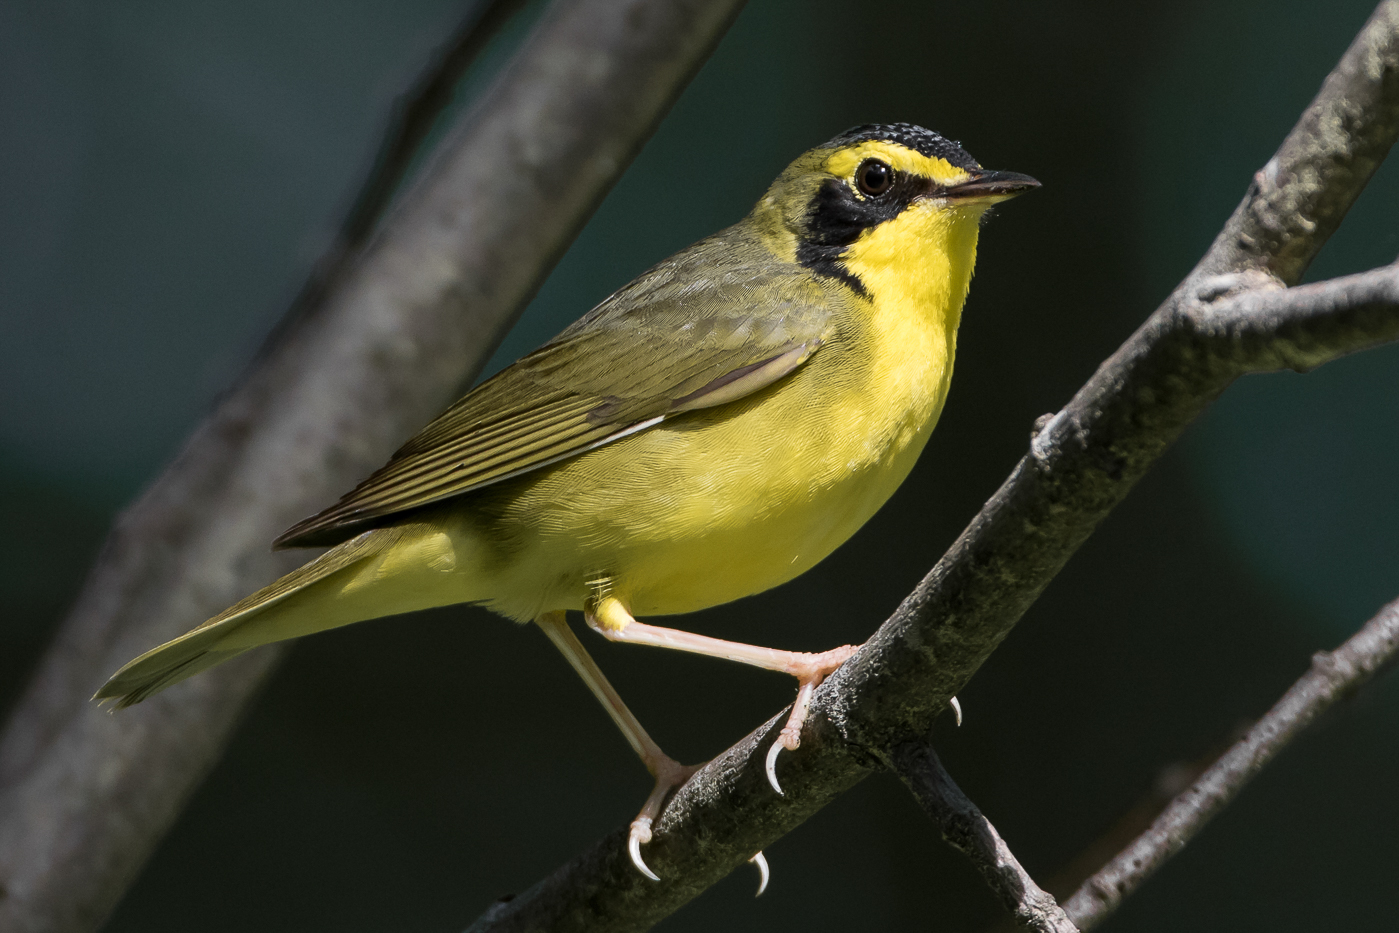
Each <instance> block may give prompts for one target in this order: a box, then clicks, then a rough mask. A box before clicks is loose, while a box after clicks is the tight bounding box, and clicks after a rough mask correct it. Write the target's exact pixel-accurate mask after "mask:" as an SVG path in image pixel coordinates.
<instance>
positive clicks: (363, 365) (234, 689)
mask: <svg viewBox="0 0 1399 933" xmlns="http://www.w3.org/2000/svg"><path fill="white" fill-rule="evenodd" d="M740 5H741V2H740V0H556V3H555V4H554V6H553V7H551V9H550V10H549V11H548V12H547V13H546V14H545V16H544V18H543V19H542V20H541V22H540V23H539V25H538V26H537V28H536V29H535V31H534V32H533V33H532V34H531V36H530V38H529V39H528V40H526V42H525V43H524V45H523V46H522V47H521V49H520V51H519V52H518V53H517V54H516V56H515V57H514V59H513V60H512V61H511V63H510V64H509V65H508V66H507V68H506V69H505V71H504V72H503V73H502V74H501V76H500V77H499V78H498V79H497V81H496V83H495V84H494V85H492V87H491V88H490V90H489V91H487V92H486V93H485V94H484V95H483V96H482V98H481V100H480V102H479V103H478V104H477V105H476V107H475V108H473V110H472V111H471V112H470V113H469V114H467V115H465V116H464V117H463V118H462V120H461V121H460V122H459V125H458V127H457V129H456V130H455V131H454V132H453V133H452V134H451V135H450V136H449V137H448V138H447V139H446V140H445V141H444V142H443V144H442V145H441V146H440V147H439V148H438V150H437V152H436V153H435V155H434V156H433V157H432V158H431V159H430V160H428V161H427V162H426V167H425V168H424V170H423V172H422V174H421V180H420V181H419V182H417V183H416V184H415V185H414V186H413V187H412V188H411V189H410V190H409V191H408V192H407V193H406V194H405V195H404V197H403V198H402V200H401V201H400V203H399V205H398V206H397V207H396V208H395V209H394V211H393V213H392V214H391V215H390V217H389V218H388V219H387V220H386V221H385V222H384V223H383V225H382V229H381V230H380V231H379V233H378V235H376V236H375V237H374V238H373V239H372V240H371V241H370V243H369V244H368V246H366V248H365V250H364V251H363V252H362V254H360V255H359V256H357V258H356V260H355V263H354V268H353V269H351V270H349V271H348V272H347V273H346V274H345V275H343V276H340V277H339V278H337V280H336V282H335V284H334V287H333V288H332V289H331V291H330V292H329V293H327V295H326V297H325V300H324V301H323V302H322V303H321V304H320V306H318V307H317V308H315V309H313V310H312V311H311V312H310V313H305V314H302V315H300V316H299V317H298V319H297V320H296V321H295V322H294V323H293V324H292V325H291V326H289V327H287V328H285V329H283V330H281V331H280V332H279V333H278V335H277V339H276V340H274V341H273V342H272V343H271V344H269V345H268V346H267V347H265V348H264V350H263V353H262V355H261V357H260V358H259V360H258V363H257V365H256V366H255V367H254V369H253V370H252V371H251V372H250V373H249V374H248V375H247V376H246V377H245V378H244V380H243V381H242V383H241V384H240V385H239V386H237V387H236V388H235V389H234V390H233V391H232V392H231V393H230V394H229V395H228V396H227V397H226V398H225V399H224V400H223V401H222V403H221V404H220V405H219V407H218V410H217V411H215V412H214V413H213V414H212V415H211V416H210V417H209V418H208V419H207V420H206V421H205V423H204V424H203V425H202V426H201V427H200V428H199V429H198V430H197V431H196V432H195V434H194V435H193V437H192V438H191V439H190V440H189V441H188V442H187V444H186V446H185V448H184V450H183V451H182V452H181V454H180V455H179V457H178V459H177V460H176V461H175V463H173V464H172V465H171V466H170V467H169V468H168V469H167V470H166V472H165V473H164V475H163V476H162V477H161V478H160V479H159V480H157V481H156V483H155V484H154V485H153V486H152V487H151V489H150V490H148V491H147V492H146V494H145V495H144V496H143V497H142V498H141V500H140V501H139V502H138V503H136V504H135V505H134V506H132V507H131V508H130V509H129V510H128V511H127V512H126V513H125V514H124V515H123V516H122V517H121V519H120V520H119V521H118V523H117V526H116V528H115V529H114V531H113V533H112V535H111V537H110V538H109V539H108V542H107V544H106V547H105V548H104V550H103V552H102V555H101V556H100V557H99V559H98V562H97V565H96V567H95V568H94V570H93V571H92V573H91V575H90V576H89V578H88V581H87V583H86V585H85V588H84V590H83V592H82V594H81V595H80V596H79V598H78V601H77V604H76V605H75V607H74V609H73V611H72V612H71V614H70V615H69V617H68V619H67V620H66V621H65V622H64V624H63V627H62V629H61V630H60V632H59V634H58V636H57V638H56V640H55V642H54V644H53V646H52V647H51V648H50V650H49V651H48V652H47V653H46V655H45V656H44V658H43V659H42V660H41V663H40V666H39V669H38V671H37V675H36V677H35V679H34V680H33V682H32V683H31V685H30V686H29V688H28V690H27V692H26V693H25V695H24V696H23V697H22V699H21V700H20V702H19V703H18V705H17V707H16V708H15V710H14V713H13V714H12V717H11V719H10V722H9V724H8V727H7V730H6V733H5V735H4V737H3V739H2V740H0V890H3V891H4V896H3V897H0V929H4V930H44V931H48V933H81V931H88V930H92V929H94V928H95V927H96V926H97V925H98V924H100V923H101V921H102V919H103V918H104V917H105V916H106V914H107V913H108V912H109V911H110V910H111V908H112V906H113V905H114V904H115V903H116V901H117V899H118V898H119V897H120V895H121V893H122V891H123V890H124V889H125V888H126V886H127V885H128V884H129V883H130V881H131V880H132V878H133V877H134V876H135V874H136V872H137V870H138V869H139V867H140V866H141V864H142V863H143V862H144V861H145V860H146V857H147V856H148V855H149V853H150V852H151V850H152V849H153V848H154V846H155V844H156V842H157V841H158V840H159V839H160V837H161V835H162V834H163V833H164V832H165V830H166V828H167V827H169V825H170V824H171V823H172V822H173V820H174V818H175V816H176V814H177V813H178V812H179V810H180V808H181V806H182V805H183V803H184V801H185V799H186V798H187V797H188V795H189V794H190V792H191V790H192V788H193V787H194V786H195V784H196V782H197V781H198V780H199V779H200V777H202V775H203V774H204V773H205V772H206V771H207V769H208V768H209V767H210V766H211V764H212V762H213V761H214V759H215V758H216V757H217V755H218V753H219V751H220V749H221V748H222V747H223V745H224V743H225V741H226V740H227V738H228V736H229V734H230V732H231V730H232V727H233V725H234V723H235V722H236V720H237V718H238V715H239V712H240V711H241V710H242V708H243V707H244V705H245V704H246V703H247V701H248V698H249V697H250V696H251V695H252V693H253V691H254V690H255V688H256V687H257V686H258V684H259V683H260V682H261V680H262V679H263V677H264V676H265V675H266V673H267V672H268V671H269V670H270V669H271V667H272V665H273V664H274V663H275V661H276V659H277V657H278V655H279V652H278V651H275V650H261V651H257V652H252V653H250V654H249V655H248V656H246V657H245V658H242V659H239V660H238V661H233V662H230V663H229V664H227V665H224V666H223V667H221V668H218V669H216V670H212V671H209V672H207V673H205V674H203V675H201V676H200V677H197V678H193V679H191V680H190V681H187V682H186V683H184V684H181V685H180V686H178V687H176V688H175V689H173V690H171V691H169V692H168V693H165V694H162V695H161V696H159V697H156V698H153V699H152V700H150V701H148V702H146V703H143V704H142V705H141V706H140V707H137V708H133V709H131V710H129V711H126V712H125V713H123V714H121V715H116V716H111V715H108V714H107V713H105V712H103V711H100V710H98V709H97V708H96V707H95V705H93V704H90V703H89V702H88V697H90V696H91V695H92V693H93V691H94V690H95V689H96V688H97V687H98V686H99V685H100V684H101V683H102V681H103V679H104V678H105V677H106V676H107V675H108V674H110V673H111V672H112V671H113V670H115V669H116V668H117V667H118V666H120V665H121V664H122V663H123V662H125V661H127V660H129V659H130V658H131V657H134V656H135V655H136V654H138V653H140V652H141V651H144V650H146V649H148V648H150V647H152V646H153V645H156V644H159V643H160V642H162V641H164V640H166V639H167V638H171V637H173V636H175V635H177V634H179V633H180V632H182V631H184V630H185V629H187V628H189V627H190V626H191V625H193V624H195V623H197V622H199V621H201V620H203V619H205V618H207V617H208V616H210V615H211V614H213V613H214V612H217V611H218V610H219V609H222V608H223V607H224V606H226V605H228V604H229V603H231V602H233V601H234V600H236V599H238V598H240V597H242V596H244V595H246V594H247V593H248V592H251V591H252V590H254V589H256V588H257V587H258V586H261V585H263V584H265V583H267V582H268V581H270V580H271V579H273V578H275V577H276V576H277V575H278V574H279V573H281V572H285V571H286V570H288V569H290V567H291V566H293V565H294V564H293V562H295V561H297V560H299V559H300V558H298V557H297V556H296V555H288V554H281V555H273V554H271V553H270V552H269V550H268V542H270V541H271V540H272V538H273V537H274V536H275V535H276V534H277V533H278V532H279V531H281V530H282V529H284V528H286V527H287V526H288V525H290V524H291V523H292V522H293V521H295V520H297V519H299V518H301V517H303V516H305V515H306V514H308V513H310V512H312V511H315V510H316V509H318V508H320V507H322V506H324V505H326V504H327V503H328V502H330V501H333V499H334V498H335V497H336V496H337V495H338V494H339V493H341V492H343V491H344V490H345V489H348V488H349V487H350V486H352V485H353V484H354V483H355V482H357V481H358V480H359V479H362V478H363V476H364V475H366V474H367V473H368V472H369V471H370V470H372V469H373V468H374V467H376V466H378V465H379V464H381V463H382V462H383V461H384V459H386V458H387V457H388V455H389V454H390V453H391V452H392V451H393V449H394V448H395V447H397V446H398V445H399V444H400V443H402V441H403V440H404V438H406V437H408V436H409V435H410V434H411V433H412V432H413V431H414V430H415V429H417V428H418V427H420V426H421V425H422V424H423V423H424V422H426V421H427V420H428V419H429V418H430V417H432V416H433V415H434V414H436V413H437V412H438V411H440V410H441V409H442V408H443V407H444V406H445V405H446V404H447V403H448V402H449V401H451V399H452V397H453V396H454V395H455V394H456V393H457V392H458V391H459V390H460V386H461V385H462V383H463V382H464V381H467V380H469V379H470V378H471V377H472V376H473V374H474V373H475V372H476V371H477V370H478V369H479V368H480V366H481V365H482V364H483V363H484V361H485V360H486V359H487V358H488V357H489V355H490V354H491V352H492V351H493V350H494V348H495V347H496V345H497V344H498V342H499V340H500V338H501V336H502V334H503V333H504V331H505V330H506V328H507V327H508V326H509V325H510V323H512V322H513V320H514V319H515V317H516V315H517V314H518V312H519V310H520V309H521V308H522V307H523V305H524V303H525V302H526V301H527V300H528V299H529V297H530V296H531V295H532V294H533V293H534V291H535V289H536V288H537V287H538V285H539V282H540V281H541V280H542V279H543V277H544V275H545V274H546V273H547V271H548V270H549V269H550V268H551V267H552V265H553V263H554V261H555V260H556V259H557V257H558V256H559V255H560V254H561V253H562V252H563V250H564V248H565V247H566V246H567V244H568V243H569V242H570V241H571V240H572V238H573V237H574V235H575V234H576V232H577V231H578V230H579V229H580V228H581V227H582V225H583V223H584V222H585V221H586V219H587V217H588V216H589V214H590V213H591V212H592V209H593V208H594V206H595V205H596V204H597V203H598V201H599V200H600V199H601V198H602V196H603V195H604V194H605V193H606V191H607V190H608V188H609V187H610V186H611V185H612V183H613V182H614V181H615V180H616V178H617V177H618V176H619V175H620V174H621V172H622V170H623V169H624V168H625V167H626V166H627V165H628V164H629V163H630V162H631V159H632V157H633V156H634V155H635V153H636V152H637V151H638V149H639V148H640V147H641V145H642V143H643V142H644V141H645V140H646V138H647V137H648V136H649V135H650V134H651V132H652V130H653V129H654V127H655V126H656V125H657V123H658V122H659V120H660V118H661V117H662V116H663V115H664V114H665V112H666V111H667V110H668V109H669V107H670V104H671V102H672V101H673V100H674V99H675V97H676V96H677V95H678V93H679V92H680V90H681V89H682V88H683V87H684V86H685V84H686V83H687V82H688V80H689V78H690V76H691V75H693V74H694V72H695V71H696V70H697V69H698V67H699V66H700V64H701V63H702V62H703V61H704V60H705V59H706V58H707V57H708V55H709V53H710V51H711V50H712V49H713V47H714V45H715V43H716V42H717V41H718V39H719V37H720V36H721V35H722V34H723V33H724V31H725V29H726V28H727V26H728V24H729V23H730V22H731V21H732V19H733V17H734V16H735V15H736V13H737V11H738V8H739V6H740ZM750 854H751V853H750Z"/></svg>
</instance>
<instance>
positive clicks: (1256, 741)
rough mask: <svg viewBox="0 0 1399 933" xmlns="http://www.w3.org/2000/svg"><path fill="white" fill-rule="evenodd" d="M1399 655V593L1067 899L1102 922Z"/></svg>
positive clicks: (1084, 921) (1071, 908)
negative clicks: (1328, 714)
mask: <svg viewBox="0 0 1399 933" xmlns="http://www.w3.org/2000/svg"><path fill="white" fill-rule="evenodd" d="M1396 655H1399V600H1395V601H1394V602H1392V603H1390V604H1389V605H1387V606H1385V607H1384V608H1383V609H1381V610H1380V612H1379V614H1378V615H1376V616H1375V617H1374V618H1373V619H1371V620H1370V621H1369V622H1367V623H1365V625H1364V627H1363V628H1361V629H1360V631H1358V632H1356V633H1355V634H1354V635H1352V636H1351V637H1350V638H1349V639H1347V640H1346V642H1345V644H1343V645H1341V647H1339V648H1337V649H1336V650H1335V651H1331V652H1325V651H1321V652H1318V653H1317V654H1316V655H1314V656H1313V657H1312V666H1311V670H1310V671H1308V672H1307V673H1306V674H1305V675H1303V676H1302V677H1301V679H1299V680H1298V681H1297V682H1296V683H1295V684H1293V685H1292V687H1291V689H1289V690H1288V691H1287V693H1285V694H1283V697H1282V699H1281V700H1279V701H1278V702H1277V704H1276V705H1275V706H1274V707H1273V708H1272V709H1270V710H1269V711H1268V714H1267V715H1266V716H1264V717H1263V718H1262V719H1260V720H1258V722H1257V723H1256V724H1255V725H1254V726H1253V728H1252V729H1250V730H1249V731H1248V734H1247V735H1245V736H1244V737H1243V738H1242V739H1240V740H1239V742H1238V743H1237V744H1236V745H1235V746H1234V747H1233V748H1231V749H1230V750H1229V751H1228V752H1226V753H1225V754H1224V756H1223V757H1221V758H1220V759H1219V760H1218V761H1217V762H1215V764H1214V765H1212V766H1211V767H1210V768H1209V770H1207V771H1206V772H1205V773H1204V774H1203V775H1202V776H1201V777H1200V779H1199V780H1197V781H1196V782H1195V783H1194V784H1192V785H1191V786H1190V788H1189V789H1188V790H1186V791H1185V792H1184V793H1182V794H1181V795H1180V796H1178V797H1176V799H1175V800H1174V801H1172V802H1171V804H1170V806H1168V807H1167V808H1166V810H1165V811H1164V812H1163V813H1162V814H1161V816H1159V817H1158V818H1157V819H1156V822H1154V823H1153V824H1152V826H1151V828H1150V829H1149V830H1147V831H1146V832H1145V833H1143V834H1142V835H1141V836H1140V837H1138V838H1137V839H1136V841H1134V842H1133V843H1132V844H1131V845H1129V846H1128V847H1127V848H1126V849H1124V850H1122V852H1121V853H1120V854H1119V855H1118V856H1117V857H1116V858H1114V859H1113V860H1112V861H1111V862H1109V863H1108V864H1106V865H1104V866H1103V867H1102V869H1100V870H1099V871H1098V872H1097V873H1096V874H1095V875H1093V876H1092V877H1091V878H1089V879H1088V880H1087V881H1085V882H1084V883H1083V886H1082V887H1080V888H1079V889H1078V891H1077V892H1076V893H1075V894H1074V896H1073V897H1071V898H1070V899H1069V900H1068V901H1067V902H1065V904H1064V911H1065V912H1066V913H1067V914H1068V915H1069V916H1070V917H1072V918H1073V920H1074V922H1075V923H1077V924H1078V925H1079V927H1081V928H1082V929H1084V930H1088V929H1091V928H1093V927H1095V926H1097V925H1098V924H1099V923H1102V922H1103V920H1105V919H1106V918H1107V916H1108V915H1109V914H1111V913H1112V912H1113V911H1114V910H1116V909H1117V907H1118V905H1119V904H1121V903H1122V901H1123V899H1124V898H1126V897H1127V896H1128V895H1129V894H1131V893H1132V892H1133V891H1135V890H1136V889H1137V888H1138V887H1139V886H1140V885H1141V883H1142V882H1143V881H1145V880H1146V879H1147V878H1149V877H1150V876H1151V875H1152V874H1153V873H1155V871H1156V870H1157V869H1158V868H1160V867H1161V866H1162V865H1163V864H1165V862H1166V860H1167V859H1169V858H1170V857H1171V856H1173V855H1175V854H1176V853H1177V852H1179V851H1180V850H1181V849H1182V848H1183V847H1184V846H1185V844H1186V843H1187V842H1189V841H1190V840H1191V839H1192V838H1194V836H1195V834H1196V833H1198V832H1199V831H1200V830H1201V829H1203V828H1204V826H1205V824H1206V823H1208V822H1209V821H1210V819H1211V818H1212V817H1213V816H1214V815H1215V814H1216V813H1218V812H1219V811H1220V810H1222V809H1224V807H1225V806H1226V805H1227V804H1228V803H1229V801H1231V800H1233V799H1234V797H1235V796H1237V795H1238V793H1239V791H1241V790H1243V788H1244V785H1246V784H1247V783H1248V782H1249V781H1250V780H1252V779H1253V777H1254V775H1256V774H1257V773H1258V772H1259V771H1261V770H1262V769H1263V767H1264V765H1266V764H1268V762H1270V761H1272V760H1273V759H1274V758H1275V757H1277V754H1278V753H1279V752H1280V751H1282V750H1283V749H1284V748H1286V747H1287V745H1288V743H1290V742H1291V741H1292V740H1293V739H1294V738H1296V737H1297V735H1298V734H1299V733H1300V732H1301V731H1302V730H1303V729H1305V728H1306V727H1307V726H1309V725H1310V724H1311V723H1312V721H1313V720H1315V719H1316V718H1317V717H1318V716H1320V715H1321V714H1322V713H1324V712H1325V711H1326V710H1327V709H1329V708H1330V707H1331V706H1332V705H1333V704H1334V703H1335V702H1336V701H1337V700H1339V699H1341V698H1342V697H1344V696H1347V695H1348V694H1350V693H1351V692H1352V691H1354V690H1355V689H1356V688H1358V687H1359V686H1360V685H1361V684H1363V683H1365V682H1366V681H1367V680H1369V679H1370V678H1371V677H1372V676H1373V675H1374V673H1375V672H1376V671H1377V670H1379V669H1380V668H1381V667H1383V666H1384V665H1385V664H1388V663H1390V662H1391V661H1393V660H1394V658H1395V657H1396Z"/></svg>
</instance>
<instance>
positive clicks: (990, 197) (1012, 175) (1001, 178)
mask: <svg viewBox="0 0 1399 933" xmlns="http://www.w3.org/2000/svg"><path fill="white" fill-rule="evenodd" d="M1039 186H1040V183H1039V182H1037V181H1035V180H1034V179H1033V178H1031V177H1030V176H1029V175H1021V174H1020V173H1019V172H987V171H978V172H975V173H973V174H972V177H971V178H969V179H967V180H966V181H964V182H962V183H961V184H959V185H949V186H948V187H947V188H945V189H943V191H942V194H941V195H940V197H943V198H946V199H947V200H949V201H979V202H983V203H985V204H988V205H989V204H999V203H1000V202H1001V201H1009V200H1010V199H1011V198H1013V197H1015V196H1016V195H1018V194H1024V193H1025V192H1026V191H1029V190H1030V189H1031V188H1038V187H1039Z"/></svg>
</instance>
